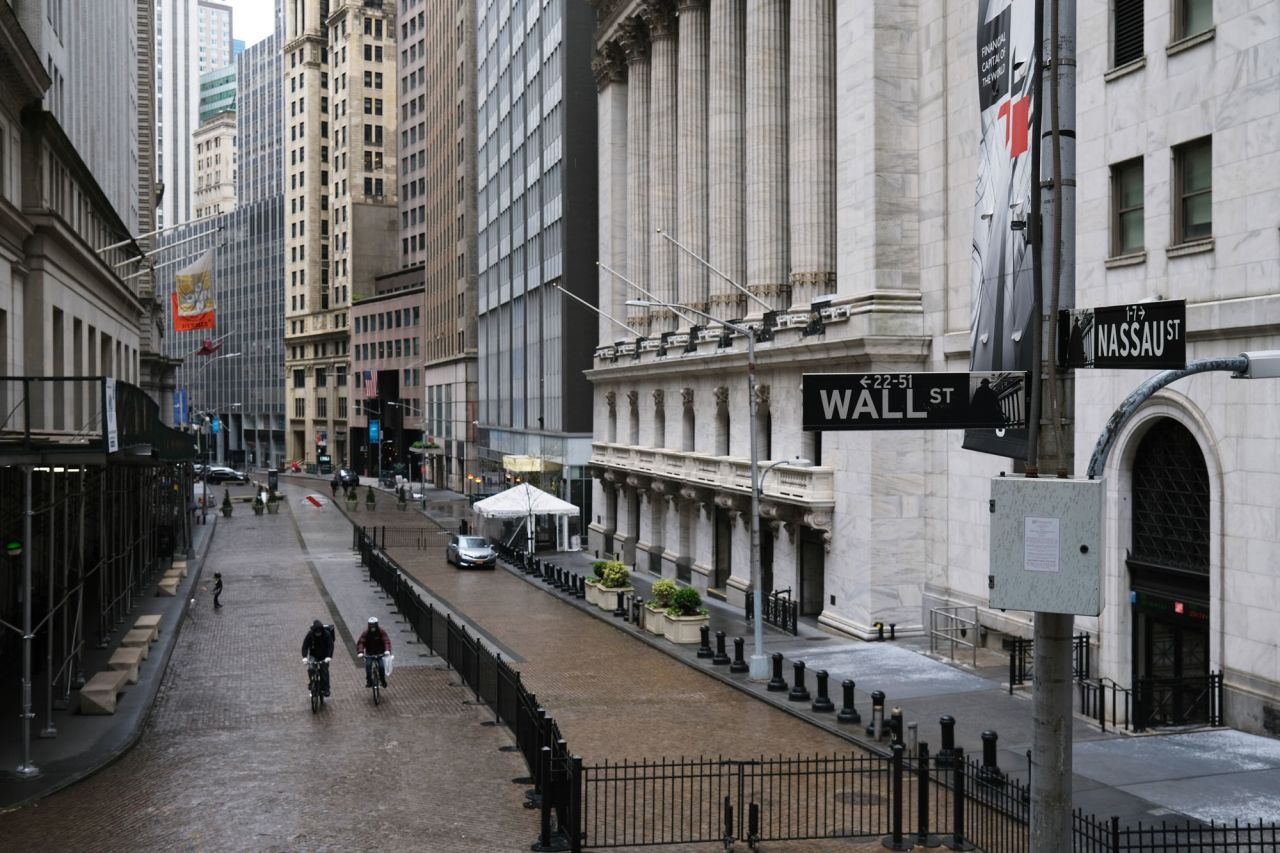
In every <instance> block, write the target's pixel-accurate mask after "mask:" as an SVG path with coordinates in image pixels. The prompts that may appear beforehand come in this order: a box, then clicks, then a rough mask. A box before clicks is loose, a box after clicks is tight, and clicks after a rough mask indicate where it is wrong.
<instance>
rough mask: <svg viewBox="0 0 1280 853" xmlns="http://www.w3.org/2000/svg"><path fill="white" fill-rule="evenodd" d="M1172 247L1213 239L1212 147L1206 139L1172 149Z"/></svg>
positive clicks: (1210, 142) (1210, 141)
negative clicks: (1178, 244) (1173, 245)
mask: <svg viewBox="0 0 1280 853" xmlns="http://www.w3.org/2000/svg"><path fill="white" fill-rule="evenodd" d="M1173 178H1174V205H1175V207H1174V211H1173V218H1174V231H1173V237H1174V243H1175V244H1176V243H1190V242H1194V241H1196V240H1206V239H1208V238H1210V237H1212V236H1213V143H1212V140H1211V139H1210V138H1208V137H1205V138H1204V139H1197V140H1195V141H1193V142H1188V143H1185V144H1183V145H1179V146H1178V147H1176V148H1174V149H1173Z"/></svg>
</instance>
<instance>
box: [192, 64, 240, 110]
mask: <svg viewBox="0 0 1280 853" xmlns="http://www.w3.org/2000/svg"><path fill="white" fill-rule="evenodd" d="M235 109H236V66H235V63H234V62H233V63H232V64H230V65H228V66H226V67H224V68H215V69H213V70H212V71H206V72H205V73H204V74H201V75H200V124H201V125H203V124H204V123H205V122H207V121H208V120H209V119H211V118H213V117H214V116H216V115H217V114H218V113H223V112H228V111H230V112H235Z"/></svg>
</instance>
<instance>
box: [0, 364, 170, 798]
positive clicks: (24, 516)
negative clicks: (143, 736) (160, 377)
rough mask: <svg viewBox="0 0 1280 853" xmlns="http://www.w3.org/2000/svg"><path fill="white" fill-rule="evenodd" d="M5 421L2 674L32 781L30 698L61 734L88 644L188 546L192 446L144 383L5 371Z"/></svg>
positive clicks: (47, 725) (0, 468) (0, 429)
mask: <svg viewBox="0 0 1280 853" xmlns="http://www.w3.org/2000/svg"><path fill="white" fill-rule="evenodd" d="M0 416H2V417H3V421H0V537H2V540H0V542H2V544H3V547H4V552H5V556H4V557H2V558H0V560H3V561H4V562H5V563H6V564H7V565H6V566H5V568H6V569H8V570H7V571H3V572H0V669H2V670H3V671H4V674H5V675H6V676H9V675H18V674H19V673H20V678H21V691H22V692H21V705H22V711H21V719H22V761H21V763H20V764H19V766H18V768H17V773H18V774H19V775H20V776H30V775H34V774H35V773H36V772H38V771H37V768H35V766H34V765H33V764H32V762H31V748H30V744H31V727H32V725H33V721H34V720H35V719H36V717H37V710H36V708H37V702H38V704H39V706H40V709H39V715H40V716H43V718H44V725H43V727H42V728H41V729H40V736H41V737H55V736H56V735H57V730H56V727H55V726H54V717H53V713H54V711H55V710H62V709H65V708H66V707H68V705H69V703H70V699H71V691H72V690H74V689H77V688H79V687H81V686H82V685H83V684H84V681H85V675H84V670H83V656H84V650H85V644H86V643H93V644H95V645H96V646H97V647H99V648H106V646H107V644H108V640H109V638H110V636H111V634H112V633H114V632H115V631H116V630H117V628H118V627H119V626H120V625H121V623H122V622H123V620H124V619H125V617H126V616H127V615H128V613H129V611H130V610H131V609H132V607H133V605H134V602H135V599H136V597H137V596H138V595H140V594H141V593H142V591H143V590H144V589H145V588H146V587H147V586H148V584H149V583H150V582H151V581H152V580H153V578H154V576H155V574H156V572H157V570H158V569H159V567H160V565H161V560H162V558H165V557H168V556H171V555H172V554H173V553H174V552H175V551H176V550H183V551H186V550H188V549H189V548H190V545H191V533H192V531H191V520H192V514H191V512H190V511H189V510H190V506H191V503H192V502H191V495H192V479H193V478H192V464H191V463H192V460H193V459H194V457H195V448H194V444H193V442H192V439H191V437H190V436H188V435H186V434H184V433H181V432H179V431H177V430H174V429H171V428H170V427H167V426H165V425H164V424H162V423H161V421H160V418H159V408H158V406H157V405H156V403H155V402H154V401H152V400H151V399H150V398H149V397H148V396H147V395H146V393H145V392H143V391H142V390H141V389H140V388H137V387H136V386H133V385H130V384H128V383H124V382H119V381H116V380H113V379H110V378H104V377H93V378H62V377H20V378H15V377H0ZM19 566H20V568H21V571H14V570H13V569H16V568H18V567H19ZM19 661H20V663H19ZM14 670H18V672H15V671H14ZM37 678H38V679H39V682H40V684H39V687H40V693H41V694H42V695H41V696H39V697H37V696H35V695H34V692H35V691H34V690H33V687H34V686H35V684H36V679H37Z"/></svg>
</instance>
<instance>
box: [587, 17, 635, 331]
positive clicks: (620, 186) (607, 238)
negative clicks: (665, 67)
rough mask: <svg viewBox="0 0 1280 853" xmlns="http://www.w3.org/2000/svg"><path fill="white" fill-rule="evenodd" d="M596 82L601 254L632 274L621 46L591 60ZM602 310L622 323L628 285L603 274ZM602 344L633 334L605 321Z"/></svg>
mask: <svg viewBox="0 0 1280 853" xmlns="http://www.w3.org/2000/svg"><path fill="white" fill-rule="evenodd" d="M591 70H592V71H593V72H594V74H595V78H596V91H597V95H596V100H597V107H598V109H597V120H596V123H597V128H596V134H597V139H598V140H599V141H598V144H597V150H598V151H599V152H600V155H599V156H600V163H599V185H598V193H599V198H598V210H599V217H600V222H599V229H598V234H599V255H598V257H599V258H600V260H601V261H603V262H604V263H606V264H608V265H609V266H610V267H611V268H613V269H615V270H619V271H621V270H625V269H627V224H628V223H627V198H628V196H627V180H628V174H627V172H628V169H629V164H628V162H627V149H628V145H627V83H626V71H627V69H626V63H625V60H624V59H623V55H622V48H621V47H620V46H619V45H618V44H617V42H608V43H606V44H605V45H604V46H602V47H601V48H600V50H598V51H596V54H595V56H594V57H593V58H592V60H591ZM598 274H599V285H598V286H599V294H598V301H597V302H596V304H597V305H599V306H600V310H601V311H604V312H605V313H607V314H610V315H612V316H614V317H616V318H618V319H619V320H621V319H622V318H623V317H625V316H626V313H627V306H626V301H627V298H628V295H627V293H626V292H625V291H626V285H625V284H624V283H623V282H621V281H619V280H618V279H617V278H616V277H614V276H613V275H610V274H609V273H607V272H605V271H604V270H599V273H598ZM598 319H599V327H600V331H599V335H598V340H599V341H600V343H602V344H607V343H611V342H613V341H616V340H619V339H622V338H626V337H628V335H627V332H626V330H625V329H623V328H622V327H621V326H618V325H616V324H614V323H612V322H610V321H609V320H607V319H605V318H604V317H599V318H598Z"/></svg>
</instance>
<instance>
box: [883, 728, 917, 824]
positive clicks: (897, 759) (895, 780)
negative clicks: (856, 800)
mask: <svg viewBox="0 0 1280 853" xmlns="http://www.w3.org/2000/svg"><path fill="white" fill-rule="evenodd" d="M904 749H905V747H903V745H902V744H900V743H895V744H894V745H893V758H892V763H891V765H890V768H891V775H890V785H891V788H890V791H891V794H890V797H889V821H890V823H889V835H886V836H885V837H884V838H882V839H880V846H882V847H884V848H885V849H886V850H910V849H911V847H912V844H911V842H910V841H907V839H906V837H905V836H904V835H903V834H902V773H903V770H902V753H903V751H904Z"/></svg>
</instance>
